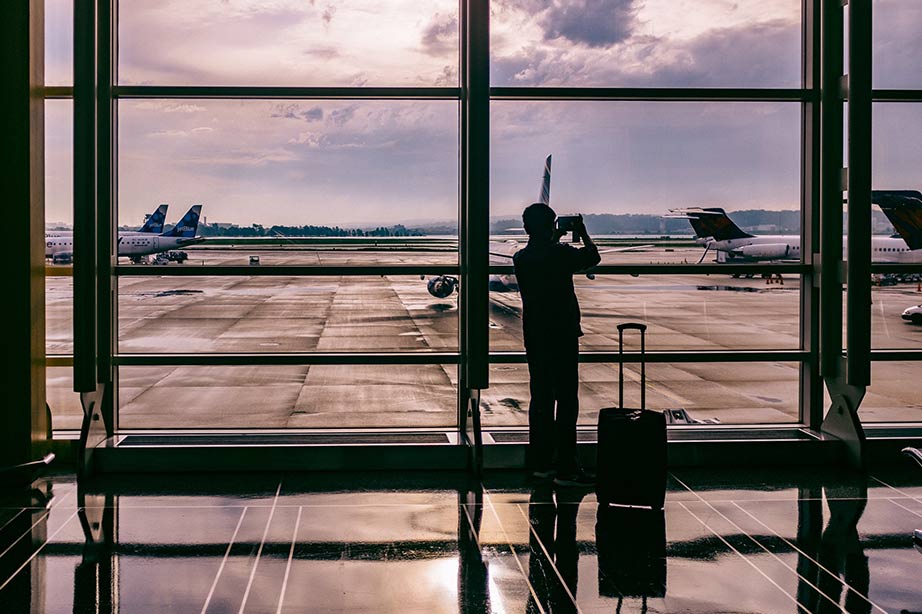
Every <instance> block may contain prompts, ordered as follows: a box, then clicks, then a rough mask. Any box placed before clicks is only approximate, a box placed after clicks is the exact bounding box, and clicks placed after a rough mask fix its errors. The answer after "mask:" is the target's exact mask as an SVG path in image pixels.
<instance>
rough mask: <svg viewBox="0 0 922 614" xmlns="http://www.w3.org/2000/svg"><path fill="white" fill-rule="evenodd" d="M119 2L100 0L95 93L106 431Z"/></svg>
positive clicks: (100, 368) (110, 424)
mask: <svg viewBox="0 0 922 614" xmlns="http://www.w3.org/2000/svg"><path fill="white" fill-rule="evenodd" d="M114 4H115V2H114V1H113V0H97V5H96V6H97V17H96V23H97V37H96V40H97V43H96V54H97V58H98V61H97V68H96V80H97V98H96V130H97V132H96V157H97V161H98V163H97V165H96V203H97V204H96V239H97V241H96V290H97V294H96V309H97V314H98V315H97V318H96V381H97V382H98V383H100V384H103V385H104V386H105V387H106V388H107V389H108V390H109V391H110V394H108V395H105V403H104V405H103V406H102V408H101V409H102V416H103V422H104V427H105V432H106V435H107V436H111V435H112V434H113V430H114V428H115V424H116V412H115V410H114V405H115V404H114V398H115V397H114V394H113V393H114V387H113V382H114V378H115V372H114V367H113V364H112V356H113V354H114V352H115V349H116V348H115V344H116V334H115V331H116V327H115V297H116V288H115V283H114V282H115V278H114V276H113V266H114V265H115V263H116V251H115V249H116V244H115V232H114V229H115V227H116V226H117V224H116V223H115V222H116V217H117V216H116V212H115V181H114V172H115V168H116V164H115V163H116V160H115V142H116V141H115V137H116V135H115V99H114V98H113V96H112V88H113V86H114V85H115V36H116V32H115V28H114V24H115V23H116V22H115V13H114V10H115V7H114Z"/></svg>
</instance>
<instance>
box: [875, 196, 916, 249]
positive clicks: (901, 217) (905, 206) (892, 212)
mask: <svg viewBox="0 0 922 614" xmlns="http://www.w3.org/2000/svg"><path fill="white" fill-rule="evenodd" d="M871 202H873V203H875V204H877V206H879V207H880V209H881V211H883V212H884V215H886V216H887V219H888V220H890V223H891V224H893V227H894V228H895V229H896V232H897V233H898V234H899V235H900V237H902V239H903V241H905V242H906V245H907V246H908V247H909V249H922V193H920V192H918V191H917V190H874V191H872V192H871Z"/></svg>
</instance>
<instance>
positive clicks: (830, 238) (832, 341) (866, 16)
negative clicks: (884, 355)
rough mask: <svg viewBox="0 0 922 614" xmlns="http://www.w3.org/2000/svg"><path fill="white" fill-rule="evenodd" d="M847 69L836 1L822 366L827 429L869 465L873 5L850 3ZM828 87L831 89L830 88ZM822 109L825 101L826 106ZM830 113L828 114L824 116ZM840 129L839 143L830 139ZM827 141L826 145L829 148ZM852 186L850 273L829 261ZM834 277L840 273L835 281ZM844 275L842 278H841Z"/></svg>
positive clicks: (829, 53) (831, 4) (828, 82)
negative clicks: (864, 410) (865, 410)
mask: <svg viewBox="0 0 922 614" xmlns="http://www.w3.org/2000/svg"><path fill="white" fill-rule="evenodd" d="M848 7H849V31H848V37H849V72H848V76H847V78H843V77H841V76H840V75H841V72H842V70H841V58H842V55H843V51H842V30H843V25H842V24H843V14H842V8H841V4H840V2H839V1H838V0H826V1H825V3H824V12H825V15H824V19H823V36H824V58H823V62H824V79H823V82H824V90H825V91H824V105H825V101H826V100H827V99H829V98H831V97H832V94H833V92H836V93H839V98H841V93H842V90H845V93H846V96H847V98H848V103H849V104H848V169H847V170H844V171H842V172H840V173H835V174H839V175H840V178H839V179H838V187H834V184H833V182H834V181H835V177H834V176H833V175H834V170H833V169H834V167H836V166H838V165H840V164H841V160H842V150H841V140H842V139H841V126H842V112H841V101H836V103H835V109H829V111H830V113H829V114H828V115H827V116H825V117H824V122H823V126H824V130H826V131H828V134H829V136H830V139H826V138H825V137H824V140H823V147H824V149H823V155H824V157H825V159H824V162H823V175H824V177H823V180H824V181H823V183H824V187H823V204H822V207H823V218H824V225H823V258H824V263H825V265H826V266H824V267H823V282H824V286H823V292H822V295H823V301H824V302H823V306H822V309H823V318H824V322H825V324H824V325H823V330H822V331H821V335H822V341H823V357H822V360H823V368H824V373H823V374H824V376H825V378H826V386H827V388H828V390H829V395H830V398H831V399H832V406H831V407H830V409H829V412H828V413H827V414H826V417H825V419H824V421H823V426H822V430H823V431H824V432H826V433H829V434H831V435H833V436H835V437H838V438H839V439H841V440H842V441H844V442H845V445H846V450H847V452H848V461H849V464H851V465H852V466H853V467H856V468H861V467H863V466H864V463H865V460H864V456H865V454H864V448H865V435H864V430H863V429H862V427H861V421H860V419H859V418H858V408H859V406H860V405H861V400H862V399H863V398H864V394H865V391H866V388H867V385H868V384H869V383H870V364H871V363H870V346H871V330H870V302H871V225H870V218H871V156H870V151H871V3H870V0H854V1H853V2H851V3H849V5H848ZM826 88H830V89H826ZM824 108H825V107H824ZM824 115H825V114H824ZM836 134H837V137H838V138H836V143H833V142H831V138H832V137H833V136H835V135H836ZM827 147H828V149H827ZM844 187H847V190H848V199H847V200H848V235H847V258H846V263H845V264H846V266H845V267H844V269H845V274H844V275H843V274H842V273H841V272H840V271H841V269H842V268H843V267H839V266H836V267H834V268H833V267H831V266H830V264H831V263H830V262H829V260H831V259H833V258H835V261H834V262H836V264H838V261H839V258H841V253H842V245H841V236H842V232H841V230H842V222H841V213H838V212H837V210H840V205H838V204H837V202H838V203H841V191H842V189H843V188H844ZM833 275H835V277H836V279H833ZM843 278H844V279H843ZM842 281H846V282H847V284H848V295H847V305H846V308H847V309H846V338H847V358H846V359H845V360H843V359H842V358H841V348H842V337H841V324H840V325H839V327H837V328H834V327H835V321H836V320H837V319H840V318H841V315H840V314H841V312H842V309H841V307H842V299H841V294H842V292H841V283H842Z"/></svg>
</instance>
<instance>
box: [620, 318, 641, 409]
mask: <svg viewBox="0 0 922 614" xmlns="http://www.w3.org/2000/svg"><path fill="white" fill-rule="evenodd" d="M626 330H639V331H640V409H646V408H647V359H646V352H647V348H646V336H647V325H646V324H641V323H640V322H625V323H623V324H619V325H618V407H620V408H622V409H624V331H626Z"/></svg>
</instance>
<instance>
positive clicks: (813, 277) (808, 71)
mask: <svg viewBox="0 0 922 614" xmlns="http://www.w3.org/2000/svg"><path fill="white" fill-rule="evenodd" d="M820 1H821V0H804V1H803V5H802V12H803V50H804V54H803V87H804V89H805V90H808V91H810V92H811V93H812V97H811V100H810V102H804V103H803V104H802V105H801V181H800V185H801V203H800V217H801V224H800V227H801V250H800V253H801V258H802V260H803V263H804V264H806V265H807V266H808V267H809V268H808V270H807V272H806V273H804V275H803V277H802V278H801V284H800V347H801V349H802V350H804V351H806V352H809V356H810V357H809V359H807V360H806V361H803V362H801V363H800V421H801V422H802V423H804V424H807V425H808V426H809V427H810V428H814V429H818V428H819V426H820V423H821V422H822V417H823V386H822V381H821V380H820V365H819V356H820V347H819V327H818V322H819V320H820V295H819V293H820V283H819V271H818V267H817V266H816V263H817V261H818V260H819V258H818V256H819V247H820V236H821V235H820V168H821V167H820V145H821V132H820V126H821V111H820V109H821V103H820V100H821V98H820V93H821V90H820V85H821V81H820V76H821V75H822V70H821V63H820V61H821V58H822V49H821V42H822V35H821V27H820V26H821V23H822V19H821V12H820Z"/></svg>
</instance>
